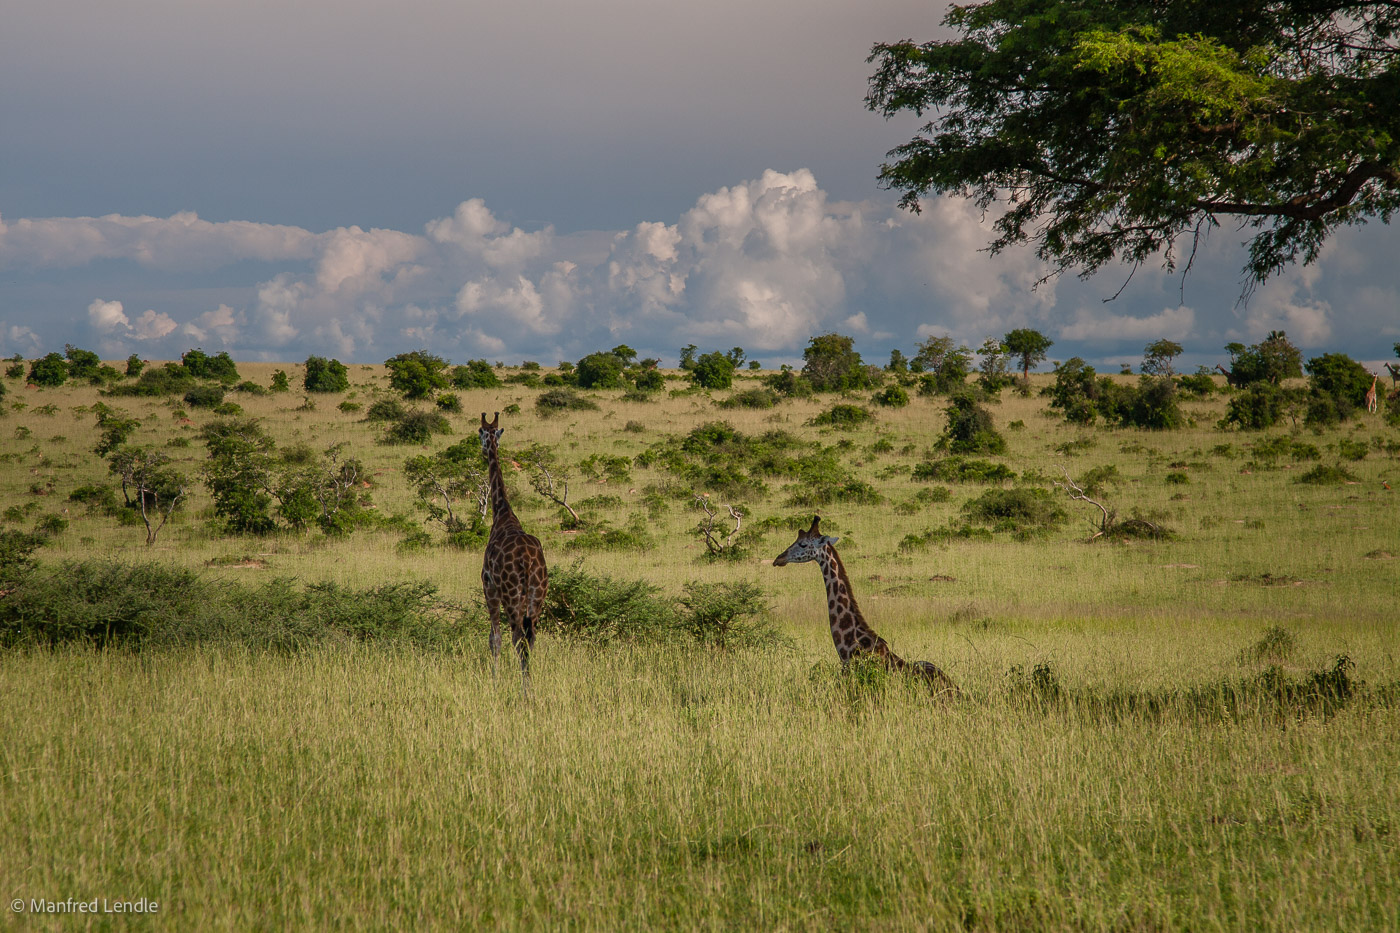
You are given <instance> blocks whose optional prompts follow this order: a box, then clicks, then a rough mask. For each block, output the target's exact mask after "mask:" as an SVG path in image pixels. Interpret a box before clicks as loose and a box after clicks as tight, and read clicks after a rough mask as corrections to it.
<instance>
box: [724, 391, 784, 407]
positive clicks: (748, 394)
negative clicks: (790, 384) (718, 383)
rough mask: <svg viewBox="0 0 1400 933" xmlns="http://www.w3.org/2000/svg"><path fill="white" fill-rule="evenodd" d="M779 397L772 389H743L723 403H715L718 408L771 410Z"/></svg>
mask: <svg viewBox="0 0 1400 933" xmlns="http://www.w3.org/2000/svg"><path fill="white" fill-rule="evenodd" d="M780 400H781V397H780V396H779V395H778V393H777V392H774V391H773V390H772V389H745V390H744V391H742V392H735V393H734V394H733V395H731V396H729V398H727V399H724V400H723V401H719V402H715V404H716V405H718V406H719V407H720V408H758V409H763V408H772V407H773V406H775V405H777V404H778V402H779V401H780Z"/></svg>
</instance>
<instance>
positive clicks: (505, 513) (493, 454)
mask: <svg viewBox="0 0 1400 933" xmlns="http://www.w3.org/2000/svg"><path fill="white" fill-rule="evenodd" d="M486 467H487V475H488V476H489V478H490V487H491V530H492V531H495V530H496V529H497V528H501V527H505V526H507V525H515V526H519V525H520V520H519V519H518V518H516V517H515V511H514V510H513V509H512V508H511V507H510V501H509V500H507V499H506V481H505V477H503V476H502V475H501V457H500V454H499V453H497V451H496V445H495V444H494V443H493V444H489V445H487V448H486Z"/></svg>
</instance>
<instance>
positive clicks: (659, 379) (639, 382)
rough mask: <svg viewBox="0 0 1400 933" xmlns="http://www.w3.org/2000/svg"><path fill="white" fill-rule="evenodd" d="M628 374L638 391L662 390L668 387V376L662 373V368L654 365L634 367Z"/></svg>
mask: <svg viewBox="0 0 1400 933" xmlns="http://www.w3.org/2000/svg"><path fill="white" fill-rule="evenodd" d="M627 375H628V378H629V379H631V380H632V386H633V388H634V389H636V391H638V392H660V391H661V390H662V389H664V388H666V377H665V376H663V375H661V370H659V369H657V368H655V367H654V366H653V367H643V368H641V369H633V370H630V371H629V372H628V374H627Z"/></svg>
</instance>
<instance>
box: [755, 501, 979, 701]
mask: <svg viewBox="0 0 1400 933" xmlns="http://www.w3.org/2000/svg"><path fill="white" fill-rule="evenodd" d="M820 522H821V517H820V516H815V517H813V518H812V527H811V528H809V529H808V530H806V531H800V530H799V531H798V532H797V540H796V541H794V542H793V543H792V545H791V546H790V547H789V548H788V549H787V550H786V551H784V552H783V553H781V554H779V555H778V556H777V557H775V558H774V559H773V566H774V567H783V566H786V565H787V564H800V563H805V562H807V561H813V560H814V561H816V562H817V563H818V564H820V565H821V568H822V578H823V579H824V580H825V581H826V606H827V612H828V614H829V615H830V616H831V640H832V641H833V642H835V643H836V654H837V656H839V657H840V658H841V669H842V670H843V671H844V670H847V669H848V668H849V667H850V663H851V658H854V657H865V656H873V657H878V658H880V659H881V660H883V661H884V663H885V666H886V667H887V668H890V669H891V670H896V671H906V672H908V673H910V674H915V675H917V676H919V677H922V678H923V679H924V680H925V681H927V682H928V686H929V692H931V693H932V694H934V695H935V696H937V695H939V694H945V693H946V694H953V695H957V693H958V688H957V685H956V684H954V683H953V681H952V680H951V679H950V678H949V677H948V675H947V674H945V673H943V672H942V671H941V670H939V669H938V668H937V667H935V666H934V665H932V664H930V663H929V662H928V661H914V662H912V663H911V662H908V661H905V660H904V659H903V658H901V657H900V656H899V655H897V654H895V653H894V652H893V651H891V650H890V646H889V645H888V644H886V643H885V640H884V639H883V638H881V637H880V636H879V635H877V634H875V630H874V629H873V628H871V627H870V625H869V624H868V623H867V622H866V621H865V616H863V615H861V613H860V607H859V606H857V605H856V597H855V594H854V593H852V592H851V581H850V578H848V577H847V576H846V568H845V567H844V566H843V565H842V563H841V558H840V556H839V555H837V553H836V548H835V547H834V545H835V544H836V542H837V541H839V540H840V539H839V538H832V537H829V536H827V535H823V534H822V533H821V530H820V529H819V528H818V525H819V524H820Z"/></svg>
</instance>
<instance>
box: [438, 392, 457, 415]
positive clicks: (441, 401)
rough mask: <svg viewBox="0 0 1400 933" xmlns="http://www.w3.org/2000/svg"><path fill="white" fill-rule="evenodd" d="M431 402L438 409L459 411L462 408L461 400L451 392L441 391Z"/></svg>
mask: <svg viewBox="0 0 1400 933" xmlns="http://www.w3.org/2000/svg"><path fill="white" fill-rule="evenodd" d="M433 404H435V405H437V407H438V410H439V411H445V412H460V411H461V410H462V400H461V399H460V398H458V397H457V396H455V395H453V394H452V393H451V392H444V393H442V394H441V395H439V396H438V397H437V400H436V401H435V402H434V403H433Z"/></svg>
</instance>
